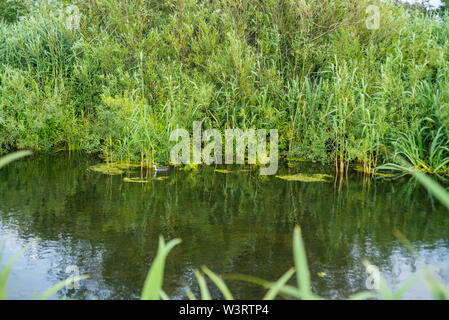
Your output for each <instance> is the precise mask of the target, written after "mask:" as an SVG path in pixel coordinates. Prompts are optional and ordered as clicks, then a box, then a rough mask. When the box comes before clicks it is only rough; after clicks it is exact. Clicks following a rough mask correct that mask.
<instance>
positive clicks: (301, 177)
mask: <svg viewBox="0 0 449 320" xmlns="http://www.w3.org/2000/svg"><path fill="white" fill-rule="evenodd" d="M276 178H279V179H283V180H287V181H301V182H329V181H330V180H329V178H332V176H331V175H329V174H324V173H313V174H308V173H296V174H290V175H282V176H276Z"/></svg>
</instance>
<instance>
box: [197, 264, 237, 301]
mask: <svg viewBox="0 0 449 320" xmlns="http://www.w3.org/2000/svg"><path fill="white" fill-rule="evenodd" d="M201 269H202V270H203V272H204V273H205V274H206V275H207V276H208V277H209V278H210V279H211V280H212V281H213V282H214V283H215V285H216V286H217V287H218V289H220V291H221V293H222V294H223V297H224V298H225V299H226V300H234V297H233V296H232V294H231V291H229V289H228V287H227V286H226V284H225V283H224V281H223V280H222V279H221V278H220V277H219V276H217V275H216V274H215V273H213V272H212V271H211V270H210V269H209V268H207V267H206V266H203V267H202V268H201Z"/></svg>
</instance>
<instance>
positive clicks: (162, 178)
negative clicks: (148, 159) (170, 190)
mask: <svg viewBox="0 0 449 320" xmlns="http://www.w3.org/2000/svg"><path fill="white" fill-rule="evenodd" d="M165 179H168V177H167V176H162V177H156V178H153V180H165Z"/></svg>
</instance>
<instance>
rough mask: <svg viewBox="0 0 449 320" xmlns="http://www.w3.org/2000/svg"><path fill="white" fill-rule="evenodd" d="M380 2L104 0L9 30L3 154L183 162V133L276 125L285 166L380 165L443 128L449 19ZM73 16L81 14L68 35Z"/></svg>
mask: <svg viewBox="0 0 449 320" xmlns="http://www.w3.org/2000/svg"><path fill="white" fill-rule="evenodd" d="M369 4H373V2H372V1H369V2H368V1H351V0H342V1H330V0H319V1H317V0H289V1H288V0H259V1H243V0H242V1H235V0H233V1H231V0H225V1H213V0H204V1H194V0H176V1H137V0H120V1H117V0H90V1H81V0H80V1H77V0H72V1H63V2H54V1H53V2H51V3H48V4H46V5H40V7H35V6H34V7H33V6H32V5H30V8H31V9H30V13H29V14H28V15H27V17H26V19H22V20H20V21H18V22H16V23H13V24H10V23H8V24H7V23H2V24H1V25H0V29H1V30H0V52H1V55H0V65H1V70H0V79H1V80H0V91H1V92H2V93H1V96H0V134H1V144H2V148H3V150H6V149H14V148H22V147H27V148H30V147H32V148H35V149H50V148H55V147H65V148H70V149H82V150H87V151H94V152H97V151H100V152H102V153H103V154H105V155H107V156H109V157H113V158H123V159H129V160H133V161H136V160H141V159H143V161H148V160H156V161H168V156H167V153H168V150H169V148H170V143H169V142H168V136H169V133H170V131H171V130H172V129H173V128H176V127H182V128H186V129H188V130H192V129H191V128H192V121H194V120H202V121H203V127H204V128H210V127H215V128H219V129H224V128H232V127H240V128H243V129H245V128H248V127H254V128H267V129H268V128H277V129H278V130H279V134H280V140H281V141H280V148H281V149H282V150H281V151H282V154H283V155H290V156H296V157H302V158H306V159H310V160H320V161H326V162H331V163H336V164H337V163H338V164H339V165H340V163H341V164H342V165H345V164H347V163H349V162H353V161H359V162H362V163H363V164H364V165H365V167H366V168H367V170H368V169H369V168H370V167H373V166H376V165H377V164H378V162H379V161H384V160H387V159H389V157H391V156H392V155H393V154H394V150H393V149H394V144H391V143H390V141H392V139H395V138H397V137H398V136H399V135H400V134H401V133H405V132H411V131H413V130H415V127H417V126H419V121H420V119H422V118H423V117H430V118H432V119H433V121H435V123H439V124H441V125H442V126H443V127H444V130H443V132H444V134H445V135H447V133H448V130H447V125H448V121H449V120H448V119H449V117H448V116H449V114H448V112H449V111H448V110H449V108H448V102H449V80H447V79H449V77H448V72H449V67H448V44H449V39H448V31H449V19H448V17H447V16H446V15H443V16H442V17H441V18H440V19H435V17H433V16H432V15H431V14H428V13H425V12H423V11H419V10H411V9H407V8H404V7H402V6H399V5H394V4H391V3H386V2H377V5H378V6H379V7H380V14H381V21H380V22H381V23H380V28H379V29H377V30H369V29H368V28H367V27H366V25H365V20H366V18H367V13H366V11H365V10H366V7H367V6H368V5H369ZM68 5H76V6H77V7H78V8H79V10H80V13H81V20H80V27H79V29H76V28H68V27H67V24H66V20H67V17H68V15H69V11H68V10H67V6H68Z"/></svg>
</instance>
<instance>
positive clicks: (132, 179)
mask: <svg viewBox="0 0 449 320" xmlns="http://www.w3.org/2000/svg"><path fill="white" fill-rule="evenodd" d="M123 181H125V182H138V183H146V182H148V180H145V179H141V178H128V177H126V178H123Z"/></svg>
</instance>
